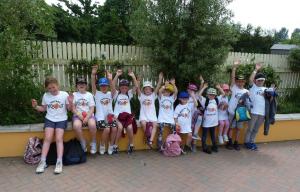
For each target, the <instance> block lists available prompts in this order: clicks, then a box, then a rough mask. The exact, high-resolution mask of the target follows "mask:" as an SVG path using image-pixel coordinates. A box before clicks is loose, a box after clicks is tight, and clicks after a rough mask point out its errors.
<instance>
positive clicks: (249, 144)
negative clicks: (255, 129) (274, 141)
mask: <svg viewBox="0 0 300 192" xmlns="http://www.w3.org/2000/svg"><path fill="white" fill-rule="evenodd" d="M244 145H245V147H246V149H252V144H251V143H244Z"/></svg>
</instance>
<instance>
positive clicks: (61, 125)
mask: <svg viewBox="0 0 300 192" xmlns="http://www.w3.org/2000/svg"><path fill="white" fill-rule="evenodd" d="M67 127H68V120H65V121H58V122H53V121H50V120H49V119H47V118H45V124H44V128H53V129H56V128H58V129H66V128H67Z"/></svg>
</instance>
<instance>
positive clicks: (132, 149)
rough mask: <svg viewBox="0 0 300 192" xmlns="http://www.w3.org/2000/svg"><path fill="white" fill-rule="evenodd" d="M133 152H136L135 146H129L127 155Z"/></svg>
mask: <svg viewBox="0 0 300 192" xmlns="http://www.w3.org/2000/svg"><path fill="white" fill-rule="evenodd" d="M133 151H134V146H133V145H129V146H128V150H127V153H128V154H132V153H133Z"/></svg>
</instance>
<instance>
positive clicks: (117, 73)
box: [116, 69, 123, 77]
mask: <svg viewBox="0 0 300 192" xmlns="http://www.w3.org/2000/svg"><path fill="white" fill-rule="evenodd" d="M122 74H123V71H122V70H121V69H118V70H117V72H116V75H117V76H118V77H119V76H121V75H122Z"/></svg>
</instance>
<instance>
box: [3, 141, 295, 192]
mask: <svg viewBox="0 0 300 192" xmlns="http://www.w3.org/2000/svg"><path fill="white" fill-rule="evenodd" d="M259 147H260V151H258V152H254V151H247V150H246V149H242V150H241V151H240V152H237V151H228V150H226V149H224V148H221V149H220V152H219V153H218V154H212V155H207V154H204V153H202V152H197V153H195V154H188V155H185V156H181V157H179V158H167V157H164V156H162V155H160V154H158V153H156V152H152V151H139V152H135V153H134V154H133V155H131V156H128V155H127V154H125V153H121V154H119V155H114V156H103V157H101V156H99V155H96V156H89V158H88V162H87V163H85V164H82V165H76V166H65V167H64V172H63V173H62V174H61V175H54V174H53V169H54V167H53V166H50V167H49V168H47V169H46V172H45V173H44V174H41V175H36V174H35V173H34V171H35V167H34V166H29V165H25V164H24V163H23V161H22V159H21V158H1V159H0V191H3V192H8V191H18V192H19V191H51V192H55V191H60V192H62V191H64V192H65V191H70V192H75V191H122V192H125V191H130V192H131V191H139V192H142V191H152V192H156V191H157V192H158V191H169V192H174V191H178V192H181V191H189V192H191V191H197V192H199V191H212V192H219V191H220V192H221V191H224V192H248V191H249V192H252V191H253V192H263V191H266V192H270V191H271V192H277V191H278V192H285V191H288V192H299V191H300V141H290V142H278V143H270V144H260V145H259Z"/></svg>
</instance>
